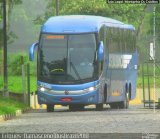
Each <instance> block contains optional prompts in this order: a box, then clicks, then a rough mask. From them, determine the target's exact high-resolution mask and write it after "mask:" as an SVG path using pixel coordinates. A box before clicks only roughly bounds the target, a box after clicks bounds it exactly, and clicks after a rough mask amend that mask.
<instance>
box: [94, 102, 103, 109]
mask: <svg viewBox="0 0 160 139" xmlns="http://www.w3.org/2000/svg"><path fill="white" fill-rule="evenodd" d="M102 110H103V103H100V104H96V111H102Z"/></svg>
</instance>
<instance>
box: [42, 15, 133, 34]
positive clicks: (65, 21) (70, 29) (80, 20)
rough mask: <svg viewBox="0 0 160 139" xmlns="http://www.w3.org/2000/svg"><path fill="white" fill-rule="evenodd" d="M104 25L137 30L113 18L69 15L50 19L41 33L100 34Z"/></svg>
mask: <svg viewBox="0 0 160 139" xmlns="http://www.w3.org/2000/svg"><path fill="white" fill-rule="evenodd" d="M103 25H105V26H108V27H116V28H124V29H129V30H135V28H134V27H133V26H132V25H128V24H124V23H123V22H120V21H118V20H115V19H111V18H106V17H101V16H90V15H67V16H55V17H50V18H49V19H48V20H47V21H46V22H45V23H44V25H43V26H42V29H41V32H45V33H60V34H61V33H63V34H65V33H66V34H68V33H73V34H74V33H89V32H98V31H99V29H100V28H101V26H103Z"/></svg>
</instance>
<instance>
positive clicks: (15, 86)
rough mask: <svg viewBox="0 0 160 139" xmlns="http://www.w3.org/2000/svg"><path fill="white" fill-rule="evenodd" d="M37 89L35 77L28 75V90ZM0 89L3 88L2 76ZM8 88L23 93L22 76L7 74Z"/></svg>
mask: <svg viewBox="0 0 160 139" xmlns="http://www.w3.org/2000/svg"><path fill="white" fill-rule="evenodd" d="M36 89H37V78H36V77H35V76H31V77H30V91H31V92H35V91H36ZM0 90H3V78H2V76H0ZM8 90H9V92H14V93H23V92H24V90H23V86H22V76H9V77H8Z"/></svg>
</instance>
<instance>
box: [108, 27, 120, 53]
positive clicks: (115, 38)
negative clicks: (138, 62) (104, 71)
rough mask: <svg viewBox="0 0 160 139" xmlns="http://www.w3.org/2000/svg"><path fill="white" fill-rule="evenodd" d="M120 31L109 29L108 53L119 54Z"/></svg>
mask: <svg viewBox="0 0 160 139" xmlns="http://www.w3.org/2000/svg"><path fill="white" fill-rule="evenodd" d="M119 35H120V31H119V29H118V28H111V41H110V46H109V52H110V53H120V52H121V48H120V36H119Z"/></svg>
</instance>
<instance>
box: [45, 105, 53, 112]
mask: <svg viewBox="0 0 160 139" xmlns="http://www.w3.org/2000/svg"><path fill="white" fill-rule="evenodd" d="M47 112H54V105H50V104H48V105H47Z"/></svg>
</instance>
